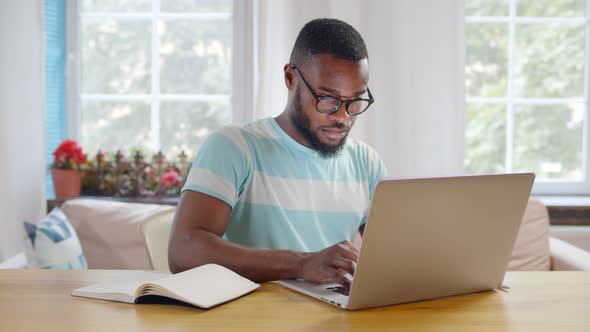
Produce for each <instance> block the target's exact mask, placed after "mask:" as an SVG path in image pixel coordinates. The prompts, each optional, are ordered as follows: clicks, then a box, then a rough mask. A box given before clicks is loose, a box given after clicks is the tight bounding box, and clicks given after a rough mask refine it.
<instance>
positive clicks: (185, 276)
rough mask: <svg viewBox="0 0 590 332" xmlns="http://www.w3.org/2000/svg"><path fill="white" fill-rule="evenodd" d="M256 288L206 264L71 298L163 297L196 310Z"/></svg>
mask: <svg viewBox="0 0 590 332" xmlns="http://www.w3.org/2000/svg"><path fill="white" fill-rule="evenodd" d="M258 287H260V285H259V284H257V283H254V282H252V281H250V280H248V279H246V278H244V277H242V276H240V275H239V274H237V273H235V272H233V271H232V270H229V269H227V268H225V267H223V266H220V265H217V264H207V265H203V266H199V267H196V268H194V269H191V270H187V271H184V272H181V273H178V274H169V273H157V272H145V273H143V274H140V275H137V276H135V277H134V278H133V279H121V280H114V281H109V282H102V283H99V284H94V285H90V286H87V287H82V288H78V289H76V290H74V291H73V292H72V296H80V297H89V298H94V299H100V300H110V301H119V302H127V303H137V302H138V300H141V298H142V297H145V296H148V295H157V296H163V297H166V298H170V299H174V300H177V301H181V302H185V303H188V304H191V305H194V306H197V307H200V308H204V309H206V308H211V307H213V306H216V305H219V304H222V303H225V302H228V301H231V300H234V299H236V298H238V297H240V296H242V295H245V294H248V293H250V292H252V291H254V290H255V289H256V288H258Z"/></svg>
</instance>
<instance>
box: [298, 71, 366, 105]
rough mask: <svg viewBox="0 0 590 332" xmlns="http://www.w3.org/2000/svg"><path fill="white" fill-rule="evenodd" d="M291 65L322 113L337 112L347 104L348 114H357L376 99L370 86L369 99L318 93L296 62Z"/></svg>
mask: <svg viewBox="0 0 590 332" xmlns="http://www.w3.org/2000/svg"><path fill="white" fill-rule="evenodd" d="M289 66H291V68H293V69H295V71H296V72H297V74H298V75H299V77H301V80H302V81H303V83H304V84H305V86H306V87H307V89H309V92H311V94H312V95H313V97H314V98H315V100H316V104H315V109H316V110H317V111H318V112H320V113H322V114H332V113H335V112H336V111H338V110H339V109H340V108H341V107H342V105H343V104H344V105H346V114H348V115H350V116H357V115H359V114H361V113H363V112H364V111H366V110H367V109H368V108H369V106H371V104H372V103H373V102H374V101H375V99H373V95H372V94H371V90H370V89H369V88H367V92H368V93H369V99H363V98H354V99H350V100H342V99H340V98H337V97H332V96H321V95H318V94H317V93H316V92H315V90H314V89H313V88H312V87H311V85H309V83H307V81H306V80H305V77H303V74H302V73H301V71H300V70H299V68H297V66H295V65H294V64H289Z"/></svg>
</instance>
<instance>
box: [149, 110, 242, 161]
mask: <svg viewBox="0 0 590 332" xmlns="http://www.w3.org/2000/svg"><path fill="white" fill-rule="evenodd" d="M160 111H161V112H160V140H161V142H162V143H161V147H162V151H164V152H165V153H166V157H167V158H169V160H172V159H175V158H176V156H177V155H178V154H179V153H180V152H181V151H182V150H184V151H185V153H186V154H188V155H189V156H190V157H194V156H195V155H196V152H197V151H198V149H199V147H200V146H201V144H202V143H203V141H204V140H205V138H206V137H207V135H209V134H210V133H211V132H212V131H214V130H215V129H218V128H220V127H221V126H224V125H227V124H228V123H230V121H231V109H230V103H229V100H228V101H227V102H225V103H224V102H209V103H205V102H188V101H177V102H162V104H161V106H160Z"/></svg>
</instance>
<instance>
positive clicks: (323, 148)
mask: <svg viewBox="0 0 590 332" xmlns="http://www.w3.org/2000/svg"><path fill="white" fill-rule="evenodd" d="M299 70H300V71H301V74H302V75H303V76H304V77H305V79H306V80H307V82H308V83H309V85H310V86H311V88H312V89H314V90H315V92H316V94H318V95H320V96H332V97H337V98H340V99H342V100H349V99H352V98H358V97H363V98H366V95H367V83H368V79H369V66H368V61H367V59H363V60H361V61H348V60H341V59H337V58H335V57H333V56H332V55H329V54H319V55H316V56H314V60H313V61H311V62H308V63H306V64H303V65H301V66H300V67H299ZM293 74H294V75H297V74H296V73H295V72H293ZM294 89H295V90H294V96H293V102H292V112H291V113H290V117H291V122H292V123H293V125H294V126H295V128H296V129H297V131H298V132H299V134H300V136H301V139H302V140H303V143H304V144H305V145H307V146H309V147H311V148H313V149H315V150H317V151H318V152H320V153H321V155H322V156H324V157H326V158H329V157H334V156H335V155H337V154H338V152H339V151H340V150H341V149H342V147H343V146H344V144H345V143H346V138H347V136H348V133H349V131H350V129H351V128H352V125H353V124H354V121H355V120H356V117H355V116H350V115H348V114H347V113H346V105H342V107H341V108H340V109H339V110H338V111H336V112H335V113H332V114H322V113H319V112H318V111H317V110H316V99H315V98H314V96H313V95H312V93H311V92H310V91H309V89H308V88H307V87H306V86H305V84H304V83H303V80H302V79H301V77H299V76H296V82H295V88H294Z"/></svg>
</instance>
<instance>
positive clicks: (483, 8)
mask: <svg viewBox="0 0 590 332" xmlns="http://www.w3.org/2000/svg"><path fill="white" fill-rule="evenodd" d="M509 9H510V8H509V7H508V0H465V16H508V15H509V13H510V11H509Z"/></svg>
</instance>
